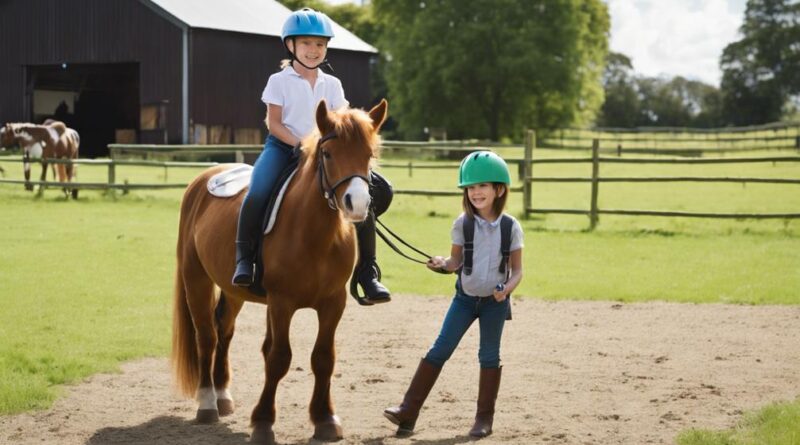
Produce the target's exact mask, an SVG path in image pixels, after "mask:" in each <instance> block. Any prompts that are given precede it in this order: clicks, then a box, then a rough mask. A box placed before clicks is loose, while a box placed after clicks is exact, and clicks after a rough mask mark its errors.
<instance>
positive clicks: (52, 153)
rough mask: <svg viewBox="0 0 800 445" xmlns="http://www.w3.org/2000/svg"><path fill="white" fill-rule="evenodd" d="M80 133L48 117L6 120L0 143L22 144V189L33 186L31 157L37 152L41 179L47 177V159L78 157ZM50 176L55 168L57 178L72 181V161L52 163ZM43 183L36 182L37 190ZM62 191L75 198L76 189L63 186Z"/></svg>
mask: <svg viewBox="0 0 800 445" xmlns="http://www.w3.org/2000/svg"><path fill="white" fill-rule="evenodd" d="M80 143H81V139H80V135H78V132H77V131H75V130H73V129H72V128H68V127H67V126H66V125H64V123H63V122H61V121H56V120H52V119H48V120H46V121H45V122H44V124H43V125H35V124H30V123H7V124H6V125H5V127H4V128H3V132H2V144H3V146H4V147H7V146H11V145H19V146H20V148H22V157H23V170H24V172H25V182H26V184H25V189H26V190H33V185H31V184H29V183H28V182H29V181H30V175H31V159H32V158H35V157H37V155H40V157H41V162H42V174H41V177H40V180H41V181H45V179H46V177H47V164H48V162H47V161H48V159H70V160H74V159H77V158H78V151H79V149H80ZM52 166H53V177H54V178H55V176H56V172H58V181H59V182H72V179H73V178H74V177H75V174H76V166H75V164H57V165H56V164H52ZM43 187H44V186H42V185H40V186H39V193H42V191H43ZM63 190H64V194H65V195H66V196H67V197H69V195H70V194H72V198H73V199H78V189H74V188H73V189H70V188H69V187H64V188H63Z"/></svg>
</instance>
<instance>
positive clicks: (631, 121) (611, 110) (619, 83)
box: [597, 52, 640, 128]
mask: <svg viewBox="0 0 800 445" xmlns="http://www.w3.org/2000/svg"><path fill="white" fill-rule="evenodd" d="M603 88H604V89H605V102H603V106H602V107H601V109H600V115H599V116H598V118H597V124H598V125H599V126H601V127H623V128H625V127H628V128H629V127H635V126H637V125H638V124H639V112H640V111H639V96H638V92H637V85H636V78H635V77H634V75H633V64H632V63H631V59H630V58H629V57H628V56H626V55H625V54H620V53H613V52H612V53H609V55H608V63H607V65H606V70H605V73H604V74H603Z"/></svg>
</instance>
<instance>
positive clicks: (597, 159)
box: [0, 130, 800, 228]
mask: <svg viewBox="0 0 800 445" xmlns="http://www.w3.org/2000/svg"><path fill="white" fill-rule="evenodd" d="M600 142H601V138H595V139H593V142H592V148H591V157H580V158H573V157H571V158H545V159H542V158H539V159H534V152H535V151H537V150H538V148H537V140H536V133H535V131H533V130H530V131H528V132H526V134H525V143H524V145H522V146H519V145H510V144H472V143H465V142H460V141H459V142H433V143H423V142H398V141H384V142H383V146H384V147H383V148H384V149H387V148H388V149H397V150H411V151H412V152H419V151H421V152H426V151H430V152H441V151H444V152H455V153H461V152H467V151H473V150H475V149H480V148H485V149H491V148H505V149H521V150H522V153H521V154H522V157H521V158H511V157H507V158H508V159H507V161H508V162H509V164H516V166H517V169H518V176H519V178H520V182H521V185H520V186H519V187H516V188H512V191H521V192H522V201H523V211H524V214H525V216H526V217H528V216H529V215H531V214H548V213H553V214H571V215H585V216H588V217H589V222H590V228H595V227H596V225H597V223H598V221H599V216H600V215H626V216H663V217H688V218H732V219H775V218H779V219H792V218H800V213H777V214H760V213H710V212H677V211H662V210H643V209H630V210H626V209H602V208H599V204H598V201H599V193H600V187H599V186H600V184H601V183H668V182H703V183H707V182H719V183H741V184H746V183H761V184H775V185H784V186H785V185H798V184H800V179H795V178H758V177H729V176H718V177H702V176H659V177H627V176H616V177H602V176H600V165H601V164H607V163H608V164H614V163H616V164H665V165H680V164H685V165H692V164H695V165H696V164H734V163H736V164H753V163H768V162H769V163H773V164H775V163H779V162H800V156H757V157H753V156H750V157H738V158H677V159H676V158H668V159H665V158H633V157H619V156H617V157H610V156H600V152H601V151H602V150H601V147H600ZM580 149H581V150H584V151H585V150H587V148H580ZM109 150H110V152H111V153H112V155H113V157H112V159H102V160H91V159H78V160H72V161H70V160H52V159H51V160H48V162H50V163H54V164H68V163H73V164H84V165H95V166H105V167H106V168H108V180H107V182H104V183H61V182H48V181H24V180H16V179H5V178H0V183H5V184H27V185H40V186H43V187H72V188H82V189H95V190H137V189H140V190H147V189H168V188H184V187H185V186H186V184H185V183H167V179H166V177H167V175H166V173H165V182H164V183H162V184H129V183H118V182H117V181H116V167H117V166H148V167H161V168H164V169H165V172H166V171H167V169H168V168H201V167H209V166H214V165H218V163H217V162H176V161H155V160H147V159H118V158H117V157H120V156H122V155H124V154H137V155H141V154H144V155H145V157H146V156H147V155H149V154H156V155H173V156H174V155H178V154H187V153H189V154H219V153H228V154H236V156H237V159H239V158H240V156H241V153H245V152H260V151H261V150H262V146H261V145H214V146H204V145H123V144H112V145H109ZM613 150H614V149H613V148H612V149H611V150H609V151H613ZM618 155H619V153H618ZM0 162H23V160H22V158H10V157H3V158H0ZM586 163H590V164H592V174H591V176H590V177H543V176H535V175H534V174H533V171H534V167H535V166H536V165H544V164H586ZM458 166H459V163H458V162H444V163H443V162H411V161H409V162H385V163H382V164H381V167H382V168H390V169H405V170H407V171H408V175H409V176H410V177H411V176H413V172H414V170H425V169H436V170H439V169H457V168H458ZM548 182H550V183H587V182H588V183H591V195H590V205H589V208H588V209H559V208H536V207H534V206H533V204H532V200H533V184H534V183H536V184H539V183H548ZM395 193H397V194H400V195H421V196H460V195H461V192H460V191H453V190H421V189H396V190H395Z"/></svg>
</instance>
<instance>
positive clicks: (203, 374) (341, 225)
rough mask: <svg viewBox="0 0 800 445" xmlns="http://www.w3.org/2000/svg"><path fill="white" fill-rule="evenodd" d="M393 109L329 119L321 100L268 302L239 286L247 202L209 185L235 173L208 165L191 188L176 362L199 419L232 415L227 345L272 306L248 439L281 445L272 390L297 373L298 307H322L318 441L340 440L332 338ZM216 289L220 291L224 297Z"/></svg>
mask: <svg viewBox="0 0 800 445" xmlns="http://www.w3.org/2000/svg"><path fill="white" fill-rule="evenodd" d="M386 109H387V103H386V101H385V100H384V101H381V103H380V104H378V105H377V106H375V107H374V108H373V109H372V110H370V111H369V113H366V112H364V111H362V110H354V109H343V110H340V111H336V112H330V111H328V109H327V107H326V104H325V102H324V101H322V102H320V104H319V106H318V107H317V110H316V116H315V117H316V124H317V129H318V133H316V132H315V134H314V135H312V136H310V137H309V138H307V139H306V140H304V141H303V145H302V153H301V156H300V163H299V166H298V170H297V173H296V174H295V176H294V178H293V179H292V180H291V181H292V182H291V183H290V185H289V187H288V189H287V191H286V194H285V196H284V198H283V202H282V204H281V210H280V213H279V214H278V217H277V220H276V222H275V225H274V227H273V229H272V231H271V232H270V233H269V234H268V235H267V236H265V237H264V239H263V252H265V253H264V279H263V282H262V284H263V286H264V288H265V289H267V296H266V297H259V296H256V295H254V294H251V293H250V292H249V291H248V290H247V289H244V288H240V287H235V286H233V285H232V284H231V277H232V276H233V271H234V264H235V261H234V238H235V235H236V221H237V217H238V214H239V207H240V206H241V203H242V198H243V196H244V193H239V194H238V195H237V196H236V197H234V198H226V199H221V198H217V197H214V196H211V195H210V194H209V193H208V191H207V188H206V184H207V182H208V180H209V178H211V176H213V175H214V174H216V173H219V172H220V171H223V170H225V169H228V168H231V166H230V165H229V166H217V167H212V168H210V169H209V170H207V171H205V172H204V173H202V174H201V175H200V176H199V177H197V178H196V179H195V180H194V181H193V182H192V183H191V184H190V185H189V186H188V188H187V189H186V192H185V194H184V196H183V201H182V203H181V213H180V227H179V231H178V247H177V257H178V265H177V271H176V276H175V297H174V308H173V319H172V320H173V332H172V363H173V371H174V373H175V377H176V381H177V383H178V386H179V388H180V390H181V391H182V392H183V393H184V394H185V395H187V396H192V395H195V396H196V398H197V401H198V403H199V408H198V411H197V421H198V422H200V423H210V422H215V421H217V420H218V418H219V417H218V416H220V415H226V414H230V413H232V412H233V400H232V398H231V395H230V393H229V391H228V387H229V383H230V365H229V363H228V347H229V345H230V342H231V338H232V337H233V332H234V323H235V320H236V316H237V314H238V313H239V311H240V310H241V308H242V305H243V304H244V303H245V302H247V301H249V302H255V303H261V304H266V306H267V309H266V314H267V321H266V322H267V326H266V327H267V329H266V338H265V340H264V345H263V348H262V354H263V356H264V360H265V363H266V382H265V385H264V388H263V392H262V393H261V398H260V400H259V401H258V404H257V405H256V407H255V409H254V410H253V412H252V415H251V425H252V427H253V433H252V438H251V442H252V443H259V444H272V443H274V440H275V436H274V433H273V430H272V426H273V423H274V422H275V393H276V390H277V387H278V382H279V381H280V380H281V379H282V378H283V377H284V376H285V375H286V373H287V372H288V370H289V365H290V362H291V359H292V349H291V346H290V344H289V326H290V324H291V321H292V316H293V315H294V313H295V311H297V310H298V309H301V308H311V309H314V310H315V311H316V312H317V319H318V322H319V332H318V334H317V339H316V343H315V345H314V349H313V351H312V353H311V368H312V370H313V372H314V378H315V383H314V390H313V393H312V395H311V402H310V405H309V413H310V417H311V421H312V422H313V423H314V426H315V429H314V437H315V438H316V439H319V440H338V439H341V438H342V429H341V424H340V423H339V419H338V417H337V416H336V415H335V414H334V408H333V403H332V401H331V394H330V383H331V375H332V373H333V368H334V360H335V351H334V334H335V333H336V327H337V326H338V324H339V320H340V319H341V317H342V312H343V311H344V308H345V303H346V298H347V293H346V289H345V284H346V283H347V280H348V278H349V277H350V275H351V273H352V271H353V265H354V262H355V232H354V226H353V224H352V223H353V222H358V221H362V220H364V219H365V218H366V216H367V211H368V209H369V204H370V196H369V185H368V179H367V178H368V177H369V174H370V172H369V170H370V164H371V162H372V159H373V158H375V157H377V151H378V147H379V143H380V139H379V136H378V130H379V129H380V126H381V125H382V124H383V121H384V119H385V117H386ZM215 285H216V286H217V287H219V288H220V294H219V298H216V297H215V293H214V289H215V287H214V286H215Z"/></svg>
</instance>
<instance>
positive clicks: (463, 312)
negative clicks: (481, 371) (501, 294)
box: [425, 287, 510, 368]
mask: <svg viewBox="0 0 800 445" xmlns="http://www.w3.org/2000/svg"><path fill="white" fill-rule="evenodd" d="M509 304H510V303H509V300H508V299H506V300H504V301H502V302H499V303H498V302H497V301H496V300H495V299H494V297H473V296H468V295H465V294H464V293H463V292H462V291H461V290H460V289H459V288H458V287H457V290H456V295H455V296H454V297H453V301H452V302H451V303H450V309H449V310H448V311H447V315H445V317H444V323H442V330H441V332H439V337H438V338H437V339H436V341H435V342H434V343H433V346H432V347H431V349H430V350H429V351H428V354H427V355H426V356H425V360H427V361H428V362H430V363H431V364H433V365H435V366H437V367H442V366H444V363H445V362H446V361H447V360H448V359H449V358H450V356H451V355H453V351H455V350H456V347H457V346H458V343H459V342H460V341H461V338H462V337H463V336H464V334H465V333H466V332H467V329H469V327H470V326H471V325H472V322H473V321H475V319H476V318H477V319H478V323H479V325H480V334H481V339H480V348H479V349H478V361H479V362H480V364H481V368H498V367H500V337H501V336H502V335H503V326H505V322H506V315H507V314H508V305H509Z"/></svg>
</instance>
